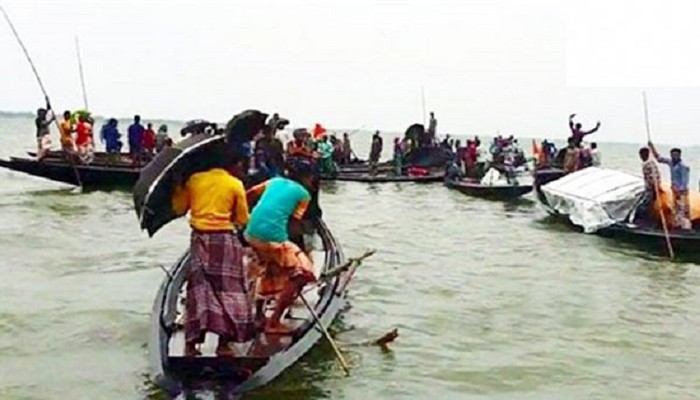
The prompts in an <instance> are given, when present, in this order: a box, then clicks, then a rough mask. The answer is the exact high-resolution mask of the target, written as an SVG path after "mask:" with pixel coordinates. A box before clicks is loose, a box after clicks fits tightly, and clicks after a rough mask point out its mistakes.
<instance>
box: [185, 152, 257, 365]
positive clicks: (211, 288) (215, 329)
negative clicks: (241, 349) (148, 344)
mask: <svg viewBox="0 0 700 400" xmlns="http://www.w3.org/2000/svg"><path fill="white" fill-rule="evenodd" d="M226 153H227V151H223V152H222V154H218V155H215V156H214V157H208V158H207V159H206V160H202V162H206V163H208V164H210V165H208V166H209V167H210V168H208V169H207V168H206V167H207V166H204V167H203V168H199V169H200V170H201V169H204V171H203V172H198V173H195V174H193V175H192V176H191V177H189V179H187V181H186V182H185V184H184V185H183V186H181V187H179V188H178V189H177V190H176V191H175V193H174V196H173V199H172V206H173V210H174V211H175V212H176V213H177V214H180V215H182V214H184V213H185V212H187V210H189V212H190V227H191V228H192V234H191V240H190V271H189V273H188V275H187V297H186V303H185V323H184V325H185V357H195V356H198V355H200V354H201V353H200V351H199V350H198V349H197V346H198V345H199V344H201V343H202V342H203V341H204V337H205V334H206V332H212V333H216V334H218V335H219V344H218V347H217V349H216V353H217V355H219V356H235V355H236V354H235V351H234V350H233V349H231V348H230V347H229V346H228V344H229V343H231V342H235V343H245V342H248V341H250V340H252V339H253V338H254V336H255V321H254V317H253V302H252V299H251V298H250V297H249V295H248V285H247V278H246V274H245V270H244V266H243V255H244V250H243V246H242V244H241V242H240V240H239V238H238V236H237V234H236V230H237V229H242V228H243V226H245V225H246V224H247V223H248V203H247V201H246V192H245V188H244V187H243V183H242V182H241V181H240V180H239V179H237V178H235V177H234V176H233V175H232V173H233V171H234V170H235V168H238V167H240V166H239V165H237V164H240V162H239V161H238V160H239V157H236V156H231V155H229V154H226ZM232 160H236V161H235V162H234V161H232Z"/></svg>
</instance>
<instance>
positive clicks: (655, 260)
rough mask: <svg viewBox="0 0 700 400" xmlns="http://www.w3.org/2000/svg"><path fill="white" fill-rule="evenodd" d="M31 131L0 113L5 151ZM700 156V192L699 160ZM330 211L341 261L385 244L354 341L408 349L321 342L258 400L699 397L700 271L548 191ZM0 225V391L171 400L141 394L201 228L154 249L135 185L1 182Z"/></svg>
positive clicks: (183, 229)
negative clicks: (153, 340) (164, 298)
mask: <svg viewBox="0 0 700 400" xmlns="http://www.w3.org/2000/svg"><path fill="white" fill-rule="evenodd" d="M31 132H32V131H31V121H30V120H27V119H2V120H0V140H1V143H2V144H3V146H2V148H1V149H0V155H2V156H8V155H10V154H21V153H22V152H23V151H25V150H28V149H29V148H30V147H31V145H32V143H33V141H32V133H31ZM362 139H366V138H357V139H356V141H362ZM387 142H388V141H387ZM363 144H364V145H366V143H363ZM358 145H359V144H358ZM601 147H602V151H603V157H604V163H606V164H607V165H608V166H611V167H614V168H622V169H627V170H630V171H632V172H636V169H637V162H636V159H635V153H636V146H634V145H621V144H602V145H601ZM686 152H687V153H688V154H687V155H686V159H687V160H688V161H689V162H690V164H691V166H692V168H693V186H694V189H697V186H696V185H697V178H698V174H697V173H698V171H700V162H699V160H700V157H698V156H699V155H700V149H699V148H695V149H686ZM322 204H323V206H324V212H325V215H326V216H327V220H328V223H329V225H330V226H331V228H332V229H333V231H334V233H335V235H336V236H337V237H338V238H339V239H340V241H341V243H342V244H343V246H344V248H345V250H346V253H348V254H349V255H354V254H358V253H360V252H362V251H363V250H364V249H366V248H375V249H377V254H376V255H375V256H374V257H373V258H372V259H371V260H370V261H368V262H367V263H366V264H365V265H363V266H362V267H361V268H360V270H359V271H358V274H357V276H356V279H355V280H354V282H353V283H352V285H351V286H350V301H351V305H352V308H351V309H350V310H349V312H347V313H346V314H345V315H344V316H343V318H342V320H341V321H340V322H339V323H338V324H337V325H336V326H335V328H336V330H337V331H338V332H339V334H338V338H339V340H340V341H341V342H343V343H357V342H362V341H364V340H367V339H371V338H376V337H378V336H380V335H382V334H383V333H385V332H386V331H387V330H389V329H391V328H394V327H398V328H399V331H400V334H401V337H400V338H399V339H398V341H397V342H396V343H395V344H394V345H393V346H392V349H393V351H392V352H390V353H382V352H380V351H379V350H378V349H376V348H373V347H361V346H348V347H347V349H348V357H349V359H350V360H351V362H352V364H353V373H352V376H351V377H349V378H345V377H343V376H342V373H341V371H340V369H339V368H338V366H337V365H336V363H335V361H334V359H333V355H332V352H331V351H330V349H329V348H328V346H327V345H321V346H318V347H317V348H316V349H315V350H314V351H313V352H312V353H311V354H309V355H308V356H307V357H306V358H304V359H303V360H302V362H300V363H299V364H298V365H296V366H295V367H294V368H292V369H291V370H289V371H288V372H287V373H286V374H285V375H283V376H282V377H281V379H279V380H277V381H276V382H275V383H274V384H272V385H270V386H268V387H267V388H265V389H263V390H261V391H259V392H256V393H253V394H251V395H250V396H248V397H247V398H251V399H260V400H262V399H279V398H285V399H330V398H333V399H386V398H392V399H413V398H416V399H425V398H440V399H513V398H517V399H544V398H548V399H594V398H596V399H597V398H600V399H691V398H699V397H700V394H699V393H700V371H699V370H698V366H699V365H700V337H699V336H698V335H697V331H698V327H700V295H699V294H698V293H700V273H699V271H700V268H699V267H698V265H696V264H694V263H692V262H690V261H680V262H675V263H669V262H666V261H664V260H663V259H662V258H661V257H659V256H656V255H654V254H650V253H648V252H644V251H643V250H641V249H638V248H635V247H629V246H621V245H619V244H617V243H615V242H612V241H609V240H605V239H602V238H598V237H596V236H589V235H583V234H579V233H576V232H572V231H570V230H568V229H567V228H565V227H563V226H561V225H558V224H556V223H554V222H553V221H550V220H549V219H548V218H547V217H546V215H545V213H544V212H543V211H541V210H540V209H539V207H538V206H537V205H536V204H535V202H534V198H533V197H526V198H524V199H523V200H522V201H520V202H518V203H515V204H503V203H497V202H487V201H482V200H477V199H472V198H469V197H466V196H464V195H462V194H460V193H457V192H452V191H449V190H447V189H445V188H443V187H442V186H441V185H439V184H435V185H415V184H403V185H399V184H387V185H375V186H372V185H365V184H356V183H330V184H327V185H325V186H324V192H323V195H322ZM0 218H1V220H2V223H1V224H0V254H1V255H2V256H1V257H0V273H1V275H2V279H0V398H1V399H58V398H62V399H138V398H145V397H148V396H149V395H150V396H152V397H155V398H157V397H158V393H155V394H153V393H151V390H150V389H149V387H148V385H146V384H145V383H144V375H145V373H146V372H147V362H146V349H145V343H146V338H147V332H148V319H149V313H150V308H151V305H152V301H153V296H154V295H155V292H156V290H157V288H158V286H159V284H160V282H161V280H162V278H163V273H162V271H161V270H160V268H159V267H158V265H159V264H162V265H169V264H170V263H172V262H174V261H175V260H176V258H177V257H178V256H179V255H180V254H181V253H182V251H183V250H184V249H185V247H186V246H187V243H188V227H187V224H186V222H185V221H184V220H181V221H178V222H175V223H173V224H171V226H168V227H166V228H165V229H164V231H163V232H161V233H159V234H158V235H157V236H156V237H155V238H153V239H148V238H147V236H146V235H145V234H143V233H141V232H140V231H139V230H138V227H137V221H136V217H135V214H134V212H133V209H132V205H131V197H130V194H128V193H123V192H89V193H74V192H72V191H71V189H70V188H69V187H66V186H63V185H60V184H56V183H51V182H47V181H43V180H39V179H34V178H28V177H26V176H23V175H20V174H15V173H11V172H8V171H6V170H0Z"/></svg>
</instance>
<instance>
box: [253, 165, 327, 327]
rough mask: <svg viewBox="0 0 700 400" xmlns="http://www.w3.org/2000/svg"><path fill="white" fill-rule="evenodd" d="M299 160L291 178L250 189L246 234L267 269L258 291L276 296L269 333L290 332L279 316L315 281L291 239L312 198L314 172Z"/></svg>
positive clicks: (308, 260)
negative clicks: (253, 203) (251, 207)
mask: <svg viewBox="0 0 700 400" xmlns="http://www.w3.org/2000/svg"><path fill="white" fill-rule="evenodd" d="M304 165H305V164H303V163H300V164H299V165H298V166H297V167H296V168H295V169H294V170H292V171H290V174H289V175H290V177H289V178H286V177H276V178H272V179H270V180H268V181H266V182H263V183H261V184H259V185H257V186H254V187H253V188H251V189H250V190H249V191H248V195H249V197H250V199H251V203H252V202H254V201H255V200H256V199H257V204H256V205H255V207H253V211H252V213H251V215H250V221H249V222H248V226H247V227H246V230H245V237H246V240H247V241H248V243H249V244H250V246H251V247H252V248H253V250H254V251H255V253H256V255H257V258H258V261H259V262H260V263H261V265H262V267H263V270H264V271H265V272H264V273H263V274H262V276H261V277H260V282H259V289H258V293H259V294H260V295H262V296H275V298H276V302H275V308H274V310H273V312H272V315H271V316H270V318H269V319H268V320H267V321H266V323H265V330H266V331H267V332H268V333H279V334H285V333H289V332H291V329H290V328H289V327H286V326H285V325H283V324H282V322H281V321H280V319H281V318H282V314H283V313H284V311H285V310H286V309H287V308H289V306H290V305H292V303H293V302H294V300H295V299H296V298H297V296H299V294H300V293H301V290H302V289H303V287H304V286H306V284H308V283H311V282H314V281H315V280H316V278H315V275H314V273H313V264H312V261H311V260H310V259H309V257H308V256H307V255H306V253H305V252H304V251H303V250H302V249H301V248H300V247H299V246H298V245H297V244H295V243H294V242H292V241H291V240H290V230H292V231H301V230H302V229H303V227H302V225H301V223H300V222H301V219H302V217H303V216H304V213H305V212H306V209H307V207H308V205H309V201H310V200H311V195H310V193H309V189H308V188H310V187H312V185H313V176H314V172H313V170H312V168H311V167H310V166H304Z"/></svg>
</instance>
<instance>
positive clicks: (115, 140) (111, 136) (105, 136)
mask: <svg viewBox="0 0 700 400" xmlns="http://www.w3.org/2000/svg"><path fill="white" fill-rule="evenodd" d="M117 126H118V122H117V120H116V118H110V119H109V120H107V122H106V123H105V124H104V125H102V129H100V141H101V142H102V143H104V144H105V150H106V151H107V153H109V154H110V155H111V156H112V157H110V158H113V156H115V155H118V154H119V153H121V151H122V141H121V140H119V139H120V138H121V136H122V134H121V133H119V129H118V128H117Z"/></svg>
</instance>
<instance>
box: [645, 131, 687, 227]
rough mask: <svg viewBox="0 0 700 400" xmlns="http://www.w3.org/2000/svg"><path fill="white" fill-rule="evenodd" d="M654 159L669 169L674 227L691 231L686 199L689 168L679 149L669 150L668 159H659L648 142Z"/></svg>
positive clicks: (652, 145)
mask: <svg viewBox="0 0 700 400" xmlns="http://www.w3.org/2000/svg"><path fill="white" fill-rule="evenodd" d="M649 149H651V152H652V154H653V155H654V158H655V159H657V160H658V161H659V162H660V163H662V164H666V165H668V166H669V168H670V169H671V191H672V192H673V207H674V226H675V227H677V228H681V229H692V225H691V222H690V202H689V199H688V184H689V181H690V168H689V167H688V166H687V165H685V164H684V163H683V161H682V160H681V149H679V148H673V149H671V153H670V156H671V157H670V158H666V157H660V156H659V153H658V152H657V151H656V147H654V144H653V143H652V142H651V141H650V142H649Z"/></svg>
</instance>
